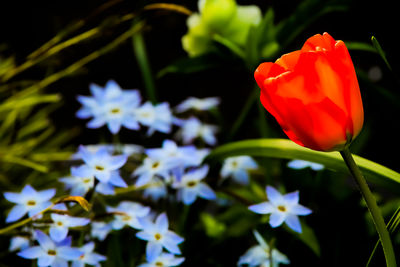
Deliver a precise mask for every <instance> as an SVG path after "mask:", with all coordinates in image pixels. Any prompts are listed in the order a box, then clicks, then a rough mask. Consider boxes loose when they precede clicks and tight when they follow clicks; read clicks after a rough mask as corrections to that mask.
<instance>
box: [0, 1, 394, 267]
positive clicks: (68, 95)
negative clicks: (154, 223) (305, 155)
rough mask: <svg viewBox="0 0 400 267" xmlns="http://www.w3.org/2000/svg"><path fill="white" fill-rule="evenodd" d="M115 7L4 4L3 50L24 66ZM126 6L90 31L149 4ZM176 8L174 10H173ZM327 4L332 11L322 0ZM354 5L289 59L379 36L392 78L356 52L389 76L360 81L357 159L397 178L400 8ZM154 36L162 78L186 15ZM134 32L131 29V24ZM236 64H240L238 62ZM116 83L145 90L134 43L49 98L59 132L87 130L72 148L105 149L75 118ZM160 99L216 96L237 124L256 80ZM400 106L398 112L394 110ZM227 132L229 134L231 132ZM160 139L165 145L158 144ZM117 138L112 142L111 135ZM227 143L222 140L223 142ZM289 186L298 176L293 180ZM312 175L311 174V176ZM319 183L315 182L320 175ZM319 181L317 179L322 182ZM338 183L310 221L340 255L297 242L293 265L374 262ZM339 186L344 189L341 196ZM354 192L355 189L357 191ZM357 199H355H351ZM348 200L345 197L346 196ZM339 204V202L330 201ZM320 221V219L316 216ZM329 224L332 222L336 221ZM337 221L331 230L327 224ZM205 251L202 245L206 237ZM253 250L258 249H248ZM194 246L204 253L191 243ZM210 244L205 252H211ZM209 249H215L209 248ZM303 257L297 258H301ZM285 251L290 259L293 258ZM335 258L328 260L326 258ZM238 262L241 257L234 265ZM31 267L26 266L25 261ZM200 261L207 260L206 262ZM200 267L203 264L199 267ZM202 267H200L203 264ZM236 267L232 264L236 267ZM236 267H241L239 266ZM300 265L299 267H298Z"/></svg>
mask: <svg viewBox="0 0 400 267" xmlns="http://www.w3.org/2000/svg"><path fill="white" fill-rule="evenodd" d="M105 2H107V1H79V0H70V1H40V0H39V1H7V3H6V2H5V1H3V2H2V3H1V5H0V44H6V45H7V46H6V47H5V48H4V47H3V49H2V51H1V50H0V54H3V55H5V56H8V55H14V56H15V58H16V62H17V64H18V63H22V62H24V61H25V59H26V56H27V55H28V54H29V53H31V52H32V51H34V50H35V49H37V48H38V47H39V46H40V45H42V44H43V43H44V42H46V41H47V40H49V39H50V38H52V37H53V36H54V35H56V34H57V33H58V32H59V31H60V30H62V29H64V28H65V27H66V26H67V25H70V24H71V23H73V22H75V21H77V20H79V19H82V18H88V16H89V15H90V14H91V13H92V12H93V10H95V9H96V8H97V7H99V6H100V5H101V4H103V3H105ZM116 2H118V3H117V4H115V5H114V6H113V7H112V8H110V9H109V10H108V11H107V12H105V13H104V14H103V15H101V16H98V17H95V18H92V19H88V21H87V23H86V25H85V27H84V28H83V29H82V31H83V30H85V29H86V30H87V29H90V28H91V27H94V26H96V25H98V24H99V23H101V22H102V19H104V18H105V17H107V16H110V15H116V16H118V15H122V14H126V13H128V12H131V11H135V10H138V8H139V7H141V6H143V5H144V4H145V3H148V1H116ZM170 2H172V1H170ZM196 2H197V1H174V2H173V3H176V4H181V5H184V6H186V7H188V8H189V9H191V10H196ZM321 2H324V1H322V0H321ZM344 2H346V3H349V4H350V5H349V7H350V8H349V10H348V11H346V12H333V13H329V14H326V15H325V16H322V17H320V18H319V19H318V20H317V21H315V22H314V23H313V24H312V25H310V26H309V27H307V28H305V29H304V31H303V32H302V33H301V34H300V35H299V36H298V37H297V38H296V39H295V40H294V41H293V42H292V43H291V44H290V45H289V47H288V48H287V51H286V52H290V51H292V50H297V49H299V48H300V47H301V46H302V44H303V43H304V41H305V40H306V39H307V38H308V37H310V36H312V35H314V34H316V33H323V32H328V33H330V34H331V35H332V36H333V37H334V38H335V39H342V40H344V41H345V42H346V41H352V42H355V41H356V42H363V43H369V44H370V39H371V36H375V37H376V38H377V39H378V41H379V43H380V44H381V46H382V48H383V50H384V51H385V52H386V56H387V58H388V61H389V63H390V64H391V66H392V68H393V71H390V70H389V69H388V68H387V67H386V65H385V63H384V62H383V60H382V59H381V57H380V56H379V55H377V54H373V53H370V52H365V51H350V53H351V55H352V58H353V62H354V65H355V67H356V69H357V70H358V71H363V72H367V71H368V70H369V69H370V68H371V67H373V66H379V67H380V69H381V70H382V72H383V77H382V79H381V80H380V81H378V82H376V83H375V84H374V83H371V82H365V81H361V80H360V88H361V91H362V97H363V102H364V109H365V127H364V130H363V132H362V134H361V136H360V137H359V139H360V140H359V141H358V140H357V141H356V143H357V142H358V143H359V144H358V145H357V150H358V151H357V152H358V153H359V154H360V155H362V156H364V157H366V158H368V159H371V160H373V161H376V162H378V163H382V164H383V165H385V166H388V167H390V168H392V169H394V170H396V171H400V167H399V159H398V157H397V156H396V154H395V152H396V151H398V150H399V148H400V142H398V135H399V134H398V133H399V130H400V123H399V122H398V121H399V119H398V118H399V115H400V112H399V107H400V105H399V102H397V104H396V102H395V101H393V97H392V96H394V97H395V99H397V98H399V97H400V96H399V95H400V92H399V89H400V88H399V77H400V76H399V70H400V66H399V60H398V59H399V48H398V43H397V40H396V39H398V37H397V36H398V27H397V26H398V25H399V23H398V21H399V15H398V9H397V8H396V6H395V3H396V2H395V1H344ZM238 3H239V4H257V5H258V6H260V7H261V8H262V10H263V11H265V10H266V9H267V8H268V7H273V8H274V10H275V21H276V22H279V21H280V20H282V19H285V18H287V17H289V16H290V15H291V14H292V13H293V12H294V11H295V10H296V7H297V5H298V4H300V3H301V1H295V0H279V1H262V0H254V1H238ZM146 19H147V23H148V28H147V29H146V32H145V34H144V37H145V40H146V44H147V50H148V55H149V59H150V63H151V66H152V69H153V72H154V74H157V73H158V72H159V71H160V70H161V69H162V68H164V67H166V66H167V65H169V64H171V63H173V62H174V61H175V60H176V59H179V58H183V57H186V53H185V52H184V51H183V49H182V48H181V43H180V38H181V37H182V35H183V34H185V33H186V30H187V29H186V26H185V23H186V22H185V21H186V16H184V15H182V14H176V13H169V12H154V13H151V14H148V16H147V17H146ZM128 26H129V25H128ZM124 29H125V30H126V26H121V27H117V28H116V29H115V32H114V31H109V32H105V33H104V35H103V36H101V37H99V38H96V39H94V40H90V41H87V42H84V43H83V44H80V45H79V48H78V49H76V48H75V47H71V48H68V49H66V50H65V51H63V52H62V53H61V54H58V55H57V56H55V57H54V58H51V59H49V60H48V61H46V62H44V63H43V65H39V66H38V67H35V68H33V69H31V70H29V71H26V72H24V73H21V74H20V75H18V76H16V77H15V79H33V80H40V79H43V78H44V77H45V75H46V73H47V72H49V71H50V72H52V71H57V70H60V69H62V68H63V67H66V66H68V65H69V64H71V63H73V62H74V61H76V60H77V59H79V58H81V57H83V56H85V55H87V54H89V53H91V52H92V51H95V50H96V49H98V48H99V47H101V46H102V45H105V44H107V42H108V41H110V40H112V39H113V38H114V37H115V36H116V34H118V33H119V32H122V31H123V30H124ZM232 62H233V63H235V62H236V61H232ZM109 79H115V80H116V81H117V82H118V83H119V84H120V85H121V87H122V88H143V87H144V84H143V82H142V79H141V76H140V71H139V68H138V66H137V63H136V60H135V57H134V53H133V51H132V44H131V43H130V42H126V43H125V44H123V45H121V46H119V47H118V48H117V49H115V50H113V51H112V52H111V53H109V54H107V55H104V56H102V57H101V58H99V59H97V60H95V61H93V62H91V63H89V64H88V65H86V66H85V68H84V69H82V70H80V71H79V72H77V73H76V74H75V75H72V76H70V77H67V78H64V79H62V80H60V81H58V82H56V83H54V84H52V85H51V86H49V87H48V88H47V89H46V90H47V91H48V92H60V93H61V94H62V96H63V102H64V103H65V104H64V105H63V106H62V108H61V109H59V110H57V111H56V112H54V113H53V115H52V119H53V121H54V123H55V124H56V125H57V126H58V127H59V129H60V130H68V129H69V128H71V127H76V126H79V127H80V128H81V131H82V132H81V134H80V135H79V138H76V139H73V140H72V143H73V145H75V146H76V145H78V144H81V143H83V144H88V143H96V142H99V141H100V140H101V136H104V135H106V136H107V133H106V131H105V130H104V129H103V130H101V131H103V135H98V134H97V133H98V132H95V131H94V130H89V129H85V127H84V125H85V122H84V121H82V120H78V119H76V118H75V117H74V113H75V112H76V110H78V108H79V104H78V103H77V101H76V100H75V98H76V95H77V94H83V95H88V94H89V91H88V86H89V84H90V83H92V82H94V83H97V84H99V85H104V84H105V82H106V81H107V80H109ZM155 82H156V86H157V89H158V91H157V93H158V99H159V100H160V101H169V102H170V103H171V105H172V106H173V105H175V104H177V103H179V102H180V101H182V100H184V99H185V98H187V97H188V96H196V97H207V96H220V97H221V98H222V104H221V113H222V117H223V118H224V125H231V124H232V123H233V122H234V121H235V119H236V118H237V116H238V112H239V111H240V109H241V107H242V106H243V105H244V99H246V98H247V96H248V95H249V93H250V92H251V90H252V88H253V86H254V81H253V78H252V73H249V72H248V71H247V70H246V69H245V68H244V67H243V66H241V65H240V64H238V65H235V64H230V65H227V66H224V67H220V68H217V69H212V70H208V71H202V72H199V73H193V74H184V75H182V74H170V75H166V76H164V77H162V78H160V79H156V80H155ZM374 85H378V86H379V87H381V88H383V89H384V90H387V91H389V92H390V93H391V95H390V96H387V94H385V93H384V92H383V93H382V91H379V90H377V89H376V88H375V87H374ZM394 102H395V103H394ZM251 112H252V113H251V115H250V116H249V119H248V120H247V121H246V122H245V125H244V126H243V129H242V130H241V131H240V132H239V134H238V135H237V137H236V139H237V140H239V139H245V138H258V137H259V133H258V131H257V125H256V119H253V117H254V118H255V117H257V109H256V108H254V109H253V110H252V111H251ZM266 116H268V122H269V123H270V125H271V127H272V128H273V129H274V130H275V131H274V133H273V135H275V136H279V137H284V135H283V134H282V133H281V132H280V130H279V126H278V125H277V124H276V122H275V121H274V119H273V118H272V117H271V116H269V115H266ZM224 130H226V129H224V128H223V129H222V132H224ZM121 134H122V137H121V138H122V141H123V142H131V143H137V141H138V140H143V138H142V137H143V136H141V134H139V133H134V134H131V133H130V132H129V134H128V132H127V131H126V130H122V132H121ZM157 137H158V138H161V136H157V135H156V138H157ZM108 138H109V136H108ZM222 139H223V138H222ZM287 175H288V177H290V176H291V175H293V176H294V174H293V173H288V174H287ZM307 175H309V174H308V173H307ZM311 176H312V175H311ZM314 178H315V177H314ZM333 179H334V178H332V177H328V178H327V179H326V180H324V181H323V182H322V183H323V184H326V185H327V186H332V187H330V188H324V189H320V190H318V191H317V189H315V188H314V190H316V191H315V194H316V195H315V196H314V197H315V199H318V200H321V199H322V202H323V203H321V207H324V208H323V209H322V208H321V209H319V210H318V207H313V208H314V210H315V209H317V210H318V216H314V217H313V218H311V219H310V222H311V225H318V228H317V229H316V231H317V232H316V234H317V236H318V237H319V239H320V240H321V247H326V248H328V249H331V250H336V251H329V252H327V251H323V256H326V257H325V258H324V259H323V261H322V262H321V261H319V260H317V259H315V258H314V256H313V255H312V254H310V251H309V250H307V249H304V246H303V245H301V244H299V243H296V242H294V243H293V244H291V251H289V252H288V253H290V255H292V258H291V260H292V262H294V263H295V262H304V257H310V265H309V266H363V265H362V264H360V265H357V264H359V263H360V262H361V263H363V259H364V258H365V255H364V252H365V251H369V249H370V248H371V244H374V241H371V240H369V241H368V240H366V239H367V237H365V235H364V233H365V231H366V229H365V228H366V226H365V227H359V225H360V224H361V225H362V224H363V223H362V220H363V217H362V216H363V212H362V211H360V209H359V205H358V204H359V202H358V201H359V195H358V194H357V193H355V194H354V193H349V189H342V188H340V186H338V184H337V183H336V182H335V183H334V182H332V181H333ZM314 182H315V181H314V180H312V181H309V184H308V185H306V186H304V185H303V187H305V189H307V190H310V187H307V186H311V184H313V183H314ZM342 183H343V184H344V185H347V186H348V185H349V183H348V181H347V180H343V181H342ZM335 185H336V187H335ZM297 186H302V185H301V183H300V182H298V184H297V183H296V182H294V183H292V187H293V188H297ZM353 186H354V185H353V184H351V183H350V187H349V188H350V190H353V189H354V188H352V187H353ZM351 192H354V191H351ZM341 194H342V195H343V196H342V197H341V198H340V197H338V196H337V195H341ZM331 196H335V200H338V199H339V201H335V202H334V201H330V200H329V199H330V197H331ZM331 199H333V197H332V198H331ZM316 213H317V212H316ZM344 215H347V216H348V217H349V216H350V217H351V218H354V220H350V222H349V221H345V220H344V217H345V216H344ZM327 217H329V218H331V219H329V220H327V219H326V218H327ZM327 221H329V223H327ZM345 236H354V239H352V240H343V239H342V238H343V237H345ZM198 238H199V241H198V242H199V244H201V242H202V241H204V240H202V239H201V237H198ZM250 243H251V244H253V242H249V244H250ZM187 245H188V247H190V245H193V246H195V245H196V244H194V243H192V244H191V243H190V241H189V242H188V244H187ZM203 245H204V244H203ZM225 245H226V247H227V248H230V249H232V251H234V253H237V256H239V255H240V254H242V253H243V250H242V248H240V249H239V248H236V249H235V247H236V246H239V245H241V240H240V239H239V240H238V241H232V242H230V243H229V244H225ZM355 246H360V247H359V251H360V254H357V255H354V251H356V252H357V249H355V250H354V247H355ZM205 249H206V248H205ZM296 250H298V251H296ZM284 252H286V251H284ZM209 253H212V255H214V257H216V258H218V257H222V255H223V254H224V253H227V252H221V253H219V252H218V251H214V252H209ZM324 253H326V254H324ZM234 258H235V259H237V258H238V257H236V256H235V257H234ZM25 262H26V261H25ZM200 262H201V261H200ZM192 266H194V265H192ZM199 266H201V265H199ZM227 266H230V265H227ZM232 266H233V265H232ZM293 266H295V265H293Z"/></svg>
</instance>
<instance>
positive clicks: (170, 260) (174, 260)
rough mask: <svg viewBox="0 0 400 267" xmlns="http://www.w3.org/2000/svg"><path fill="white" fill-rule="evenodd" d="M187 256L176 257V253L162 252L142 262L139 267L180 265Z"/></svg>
mask: <svg viewBox="0 0 400 267" xmlns="http://www.w3.org/2000/svg"><path fill="white" fill-rule="evenodd" d="M184 260H185V258H182V257H175V255H174V254H170V253H164V252H161V253H160V254H159V255H158V256H156V257H155V258H153V259H147V263H142V264H140V265H139V266H138V267H160V266H163V267H170V266H178V265H180V264H181V263H182V262H183V261H184Z"/></svg>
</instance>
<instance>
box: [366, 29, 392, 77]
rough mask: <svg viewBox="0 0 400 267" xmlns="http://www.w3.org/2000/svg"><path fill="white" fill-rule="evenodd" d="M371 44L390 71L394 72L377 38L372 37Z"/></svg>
mask: <svg viewBox="0 0 400 267" xmlns="http://www.w3.org/2000/svg"><path fill="white" fill-rule="evenodd" d="M371 42H372V45H373V46H374V47H375V49H376V51H377V52H378V54H379V55H380V56H381V57H382V59H383V61H384V62H385V63H386V66H387V67H388V68H389V70H392V67H391V66H390V64H389V61H388V60H387V58H386V55H385V52H384V51H383V49H382V47H381V45H380V44H379V42H378V40H377V39H376V37H375V36H372V37H371Z"/></svg>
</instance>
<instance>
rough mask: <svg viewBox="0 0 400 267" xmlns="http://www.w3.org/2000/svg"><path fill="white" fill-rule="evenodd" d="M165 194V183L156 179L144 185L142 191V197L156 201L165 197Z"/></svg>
mask: <svg viewBox="0 0 400 267" xmlns="http://www.w3.org/2000/svg"><path fill="white" fill-rule="evenodd" d="M167 192H168V191H167V185H166V184H165V182H164V181H163V180H161V179H160V178H158V177H153V178H152V179H151V182H150V183H148V184H146V186H145V188H144V190H143V196H144V197H146V198H151V199H152V200H153V201H157V200H159V199H160V198H164V197H166V196H167Z"/></svg>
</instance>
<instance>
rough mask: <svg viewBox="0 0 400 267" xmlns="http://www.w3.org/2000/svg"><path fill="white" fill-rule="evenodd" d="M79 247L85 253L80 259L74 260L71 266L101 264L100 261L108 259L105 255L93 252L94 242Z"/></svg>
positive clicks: (80, 266) (82, 266)
mask: <svg viewBox="0 0 400 267" xmlns="http://www.w3.org/2000/svg"><path fill="white" fill-rule="evenodd" d="M79 249H80V250H81V251H82V252H83V255H82V256H80V257H79V259H78V260H75V261H73V262H72V264H71V267H85V266H86V265H90V266H100V263H99V262H100V261H105V260H106V259H107V258H106V257H105V256H103V255H100V254H98V253H96V252H93V250H94V242H89V243H87V244H85V245H83V246H82V247H80V248H79Z"/></svg>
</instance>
